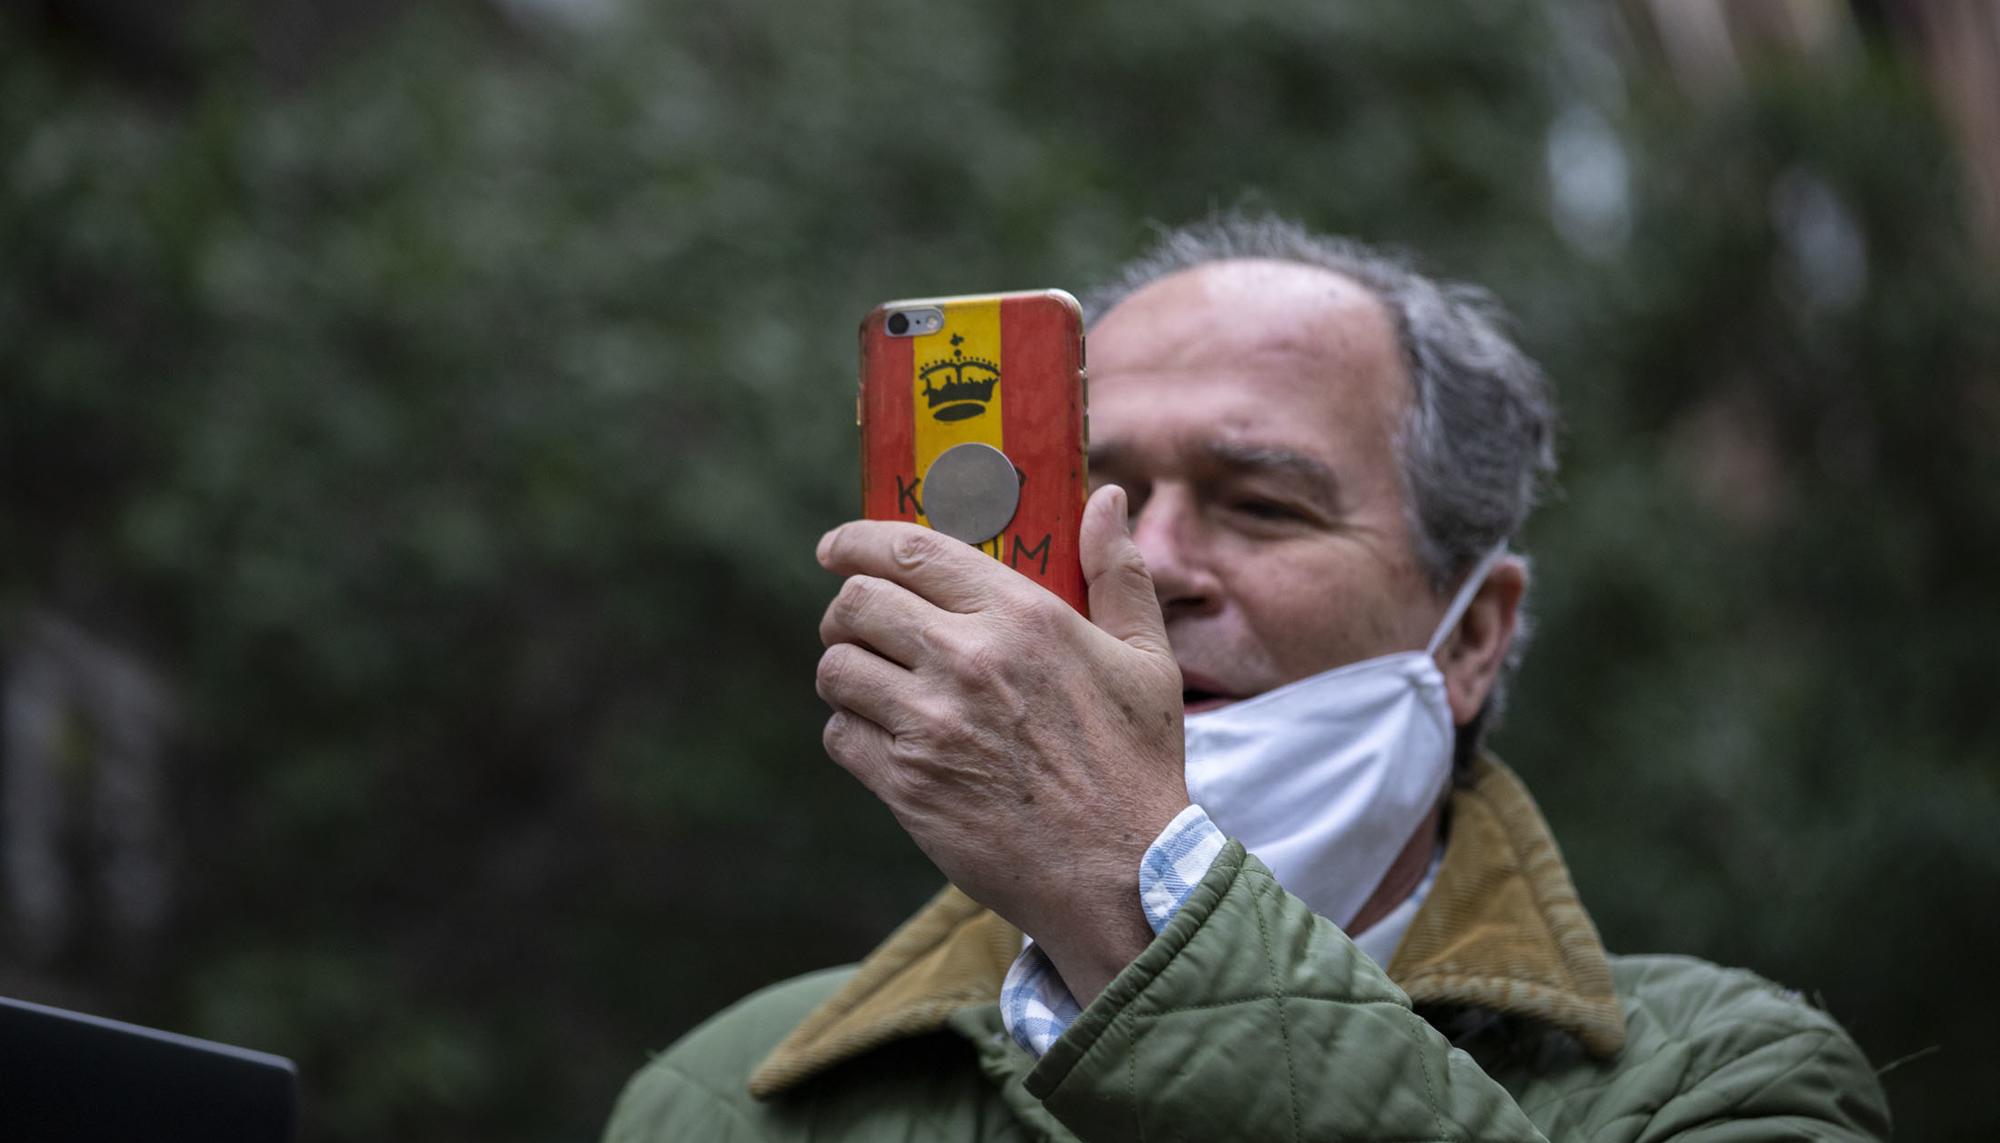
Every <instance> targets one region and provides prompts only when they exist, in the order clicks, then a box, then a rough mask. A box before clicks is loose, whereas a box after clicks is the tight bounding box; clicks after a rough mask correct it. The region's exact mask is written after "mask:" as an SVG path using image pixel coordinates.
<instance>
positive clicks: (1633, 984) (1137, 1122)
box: [605, 759, 1889, 1143]
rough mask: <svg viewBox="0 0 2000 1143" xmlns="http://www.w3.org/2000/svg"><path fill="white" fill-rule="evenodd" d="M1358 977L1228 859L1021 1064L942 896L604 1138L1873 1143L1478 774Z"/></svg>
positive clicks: (1856, 1088)
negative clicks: (1405, 914)
mask: <svg viewBox="0 0 2000 1143" xmlns="http://www.w3.org/2000/svg"><path fill="white" fill-rule="evenodd" d="M1449 828H1450V834H1449V838H1448V840H1447V843H1446V848H1445V856H1444V860H1443V862H1442V863H1441V864H1440V866H1439V870H1438V877H1437V881H1436V883H1435V885H1434V886H1433V888H1432V891H1431V894H1430V896H1429V897H1428V898H1426V900H1425V902H1424V906H1423V908H1422V909H1421V910H1420V911H1419V913H1418V915H1417V917H1416V919H1415V920H1414V921H1413V922H1412V924H1411V927H1410V930H1409V932H1408V933H1407V934H1406V935H1405V937H1404V939H1403V942H1402V944H1401V945H1400V946H1399V947H1398V949H1397V951H1396V955H1395V956H1394V957H1393V958H1392V959H1391V961H1390V964H1389V969H1388V971H1387V972H1386V973H1385V972H1384V971H1383V970H1381V969H1380V968H1378V967H1376V965H1375V964H1374V962H1373V961H1371V960H1369V959H1368V958H1367V957H1366V956H1364V955H1363V954H1361V953H1360V952H1359V951H1358V950H1357V949H1356V948H1355V947H1354V945H1353V943H1352V942H1350V941H1349V940H1348V939H1347V937H1346V936H1345V935H1344V934H1342V933H1341V931H1340V930H1339V929H1338V928H1337V927H1335V926H1334V925H1332V924H1330V923H1329V922H1327V921H1326V920H1324V919H1322V918H1320V917H1317V916H1314V915H1313V914H1312V912H1311V911H1310V910H1308V909H1307V908H1306V907H1305V906H1304V905H1303V904H1302V903H1301V902H1300V901H1299V900H1298V899H1297V898H1296V897H1293V896H1291V895H1290V894H1289V893H1286V892H1285V891H1284V890H1283V889H1282V888H1280V887H1279V886H1278V884H1277V883H1276V882H1275V881H1273V880H1272V879H1271V875H1270V872H1269V871H1268V870H1267V869H1265V868H1264V866H1263V864H1262V863H1260V862H1259V861H1257V859H1256V858H1254V857H1250V856H1248V855H1247V854H1245V853H1244V851H1243V849H1242V847H1241V846H1240V845H1237V844H1235V843H1233V842H1232V843H1231V844H1230V845H1229V846H1228V848H1226V849H1225V850H1224V851H1223V854H1222V856H1221V857H1220V858H1219V859H1218V860H1217V861H1216V863H1215V865H1214V867H1213V868H1212V869H1211V870H1210V871H1209V874H1208V876H1207V877H1206V878H1204V879H1203V881H1202V883H1201V885H1200V886H1199V887H1198V888H1197V889H1196V890H1195V892H1194V894H1193V896H1192V897H1190V898H1189V900H1188V902H1187V904H1186V905H1185V906H1183V907H1182V909H1181V911H1180V913H1179V914H1177V915H1176V916H1175V918H1174V920H1173V921H1172V923H1171V924H1169V925H1168V926H1167V928H1166V930H1165V931H1164V932H1162V933H1161V934H1160V935H1159V936H1158V937H1157V938H1156V939H1155V940H1154V941H1153V943H1152V944H1151V945H1150V946H1149V947H1148V948H1147V949H1146V951H1145V952H1144V953H1143V954H1141V955H1140V957H1139V958H1138V959H1137V960H1135V961H1134V962H1132V964H1130V965H1128V966H1127V967H1126V968H1125V970H1124V972H1123V973H1121V974H1120V975H1119V976H1118V977H1117V978H1116V979H1115V980H1114V981H1113V982H1112V983H1111V985H1110V987H1108V988H1107V989H1105V991H1104V992H1103V994H1102V995H1100V996H1099V997H1098V998H1097V999H1096V1000H1095V1001H1094V1002H1093V1003H1092V1004H1091V1005H1090V1006H1089V1007H1088V1008H1087V1009H1085V1011H1084V1013H1083V1015H1082V1016H1081V1017H1080V1018H1079V1019H1078V1020H1077V1022H1076V1023H1075V1024H1074V1025H1072V1026H1071V1028H1070V1029H1069V1031H1068V1032H1067V1033H1065V1034H1064V1035H1063V1037H1062V1039H1060V1040H1059V1041H1057V1043H1056V1045H1055V1047H1054V1048H1053V1049H1052V1050H1051V1051H1050V1052H1049V1053H1048V1055H1046V1056H1045V1057H1043V1058H1042V1059H1041V1060H1039V1061H1037V1060H1036V1059H1034V1058H1033V1057H1032V1056H1030V1055H1028V1054H1027V1053H1025V1052H1023V1051H1022V1050H1021V1049H1020V1048H1019V1047H1017V1046H1016V1045H1015V1044H1014V1042H1013V1040H1012V1038H1011V1037H1009V1036H1008V1035H1007V1034H1006V1032H1005V1031H1004V1030H1003V1029H1002V1027H1001V1024H1000V1014H999V1010H998V1008H997V1007H996V1005H995V998H996V997H997V996H998V993H999V985H1000V980H1001V977H1002V976H1003V975H1004V973H1005V971H1006V967H1007V964H1008V962H1009V961H1011V960H1012V959H1013V956H1014V954H1015V952H1017V951H1018V950H1019V948H1020V934H1019V933H1018V932H1017V931H1016V930H1014V929H1013V928H1012V927H1010V926H1008V925H1007V924H1006V923H1005V922H1004V921H1001V920H1000V919H999V918H998V917H996V916H994V915H993V914H991V913H989V912H987V911H985V910H984V909H982V908H980V907H979V906H978V905H977V904H975V903H974V902H972V901H971V900H969V899H967V898H966V897H964V896H963V895H961V894H959V893H958V892H957V891H956V890H952V889H947V890H945V891H944V892H943V893H942V894H940V895H939V896H938V898H937V899H936V900H934V901H932V902H931V904H930V905H929V906H927V907H926V908H925V909H924V910H923V911H922V912H920V913H918V914H917V915H916V916H915V917H913V918H912V919H911V920H910V921H909V922H907V923H905V924H904V926H903V927H902V928H901V929H899V930H897V932H896V933H895V934H893V935H892V936H891V937H890V938H889V940H888V941H886V942H885V943H884V944H883V945H882V946H881V947H880V948H878V949H877V950H876V951H875V952H874V953H872V954H871V955H870V956H869V957H868V958H867V959H866V960H865V961H864V962H863V963H862V964H861V965H860V966H858V967H854V968H845V969H835V970H832V971H828V972H822V973H818V974H815V975H812V976H806V977H801V978H799V979H797V980H793V981H790V982H787V983H784V984H780V985H777V986H775V987H773V988H769V989H766V990H765V991H763V992H760V993H758V994H756V995H754V996H751V997H750V998H748V999H746V1000H744V1001H742V1002H741V1003H739V1004H737V1005H736V1006H735V1007H733V1008H731V1009H729V1010H728V1011H726V1012H723V1013H722V1014H720V1015H718V1016H716V1017H715V1018H713V1019H711V1020H710V1021H708V1022H707V1023H706V1024H704V1025H702V1026H701V1027H699V1028H697V1029H695V1031H693V1032H692V1033H690V1034H689V1035H688V1036H687V1037H686V1038H684V1039H683V1040H682V1041H681V1042H680V1043H679V1044H677V1045H675V1046H674V1047H673V1048H672V1049H670V1050H668V1051H667V1052H665V1053H662V1054H661V1055H659V1056H657V1057H655V1058H654V1059H653V1060H652V1062H651V1063H649V1064H648V1065H647V1066H646V1067H644V1068H643V1069H642V1070H641V1071H640V1072H639V1074H638V1075H637V1076H636V1077H634V1078H633V1079H632V1081H631V1083H630V1084H629V1085H628V1086H627V1087H626V1090H625V1093H624V1095H623V1096H622V1097H621V1098H620V1099H619V1101H618V1105H617V1107H616V1109H615V1110H614V1111H613V1113H612V1117H611V1122H610V1125H609V1126H608V1128H607V1130H606V1134H605V1139H606V1141H607V1143H658V1141H666V1140H675V1141H701V1143H708V1141H728V1140H745V1141H749V1140H767V1141H771V1143H777V1141H783V1140H815V1141H833V1140H932V1139H935V1140H947V1139H949V1140H973V1139H979V1140H989V1139H990V1140H1039V1139H1051V1140H1068V1139H1083V1140H1092V1141H1099V1143H1109V1141H1112V1140H1121V1141H1122V1140H1132V1141H1135V1143H1136V1141H1139V1140H1151V1141H1164V1140H1176V1139H1187V1140H1266V1139H1271V1140H1333V1139H1341V1140H1397V1141H1415V1140H1535V1139H1551V1140H1567V1139H1591V1140H1667V1139H1674V1140H1682V1141H1685V1143H1697V1141H1699V1143H1724V1141H1730V1143H1736V1141H1749V1140H1776V1139H1824V1140H1865V1139H1886V1138H1887V1137H1888V1134H1889V1115H1888V1109H1887V1106H1886V1104H1885V1102H1884V1100H1883V1096H1882V1091H1881V1087H1880V1086H1879V1085H1878V1084H1877V1082H1876V1079H1875V1073H1874V1071H1873V1069H1871V1068H1870V1067H1869V1065H1868V1062H1867V1060H1866V1059H1865V1058H1864V1057H1863V1056H1862V1054H1861V1052H1860V1050H1859V1049H1858V1048H1857V1047H1856V1046H1855V1045H1854V1042H1853V1041H1852V1040H1850V1039H1849V1038H1848V1037H1847V1035H1846V1034H1845V1033H1844V1032H1842V1031H1841V1029H1840V1026H1839V1025H1838V1024H1836V1023H1835V1022H1834V1021H1833V1020H1832V1019H1831V1018H1830V1017H1829V1016H1827V1015H1826V1014H1825V1013H1823V1012H1820V1011H1818V1010H1817V1009H1815V1008H1813V1007H1811V1006H1810V1005H1808V1004H1806V1003H1805V1002H1803V1001H1802V1000H1801V999H1800V998H1799V997H1798V996H1797V995H1796V994H1795V993H1791V992H1788V991H1786V990H1784V989H1781V988H1778V987H1776V986H1774V985H1772V984H1770V983H1768V982H1766V981H1764V980H1762V979H1760V978H1758V977H1756V976H1753V975H1752V974H1750V973H1747V972H1742V971H1737V970H1730V969H1722V968H1717V967H1715V966H1714V965H1710V964H1706V963H1704V962H1701V961H1697V960H1693V959H1689V958H1684V957H1671V956H1642V957H1610V956H1608V955H1607V954H1606V953H1605V951H1604V948H1603V946H1602V944H1601V943H1600V942H1599V940H1598V937H1597V933H1596V929H1595V928H1594V926H1593V925H1592V924H1591V922H1590V918H1589V917H1588V916H1587V915H1586V914H1585V913H1584V912H1583V910H1582V908H1581V906H1580V905H1579V904H1578V903H1577V900H1576V893H1575V890H1574V888H1573V887H1572V885H1571V883H1570V878H1569V874H1568V871H1567V870H1566V869H1565V868H1564V867H1563V864H1562V859H1561V857H1560V855H1559V854H1558V853H1557V851H1556V848H1555V843H1554V841H1553V840H1552V839H1551V838H1550V836H1549V833H1548V828H1547V826H1546V825H1545V824H1544V823H1543V821H1542V818H1541V815H1540V813H1539V812H1538V811H1537V810H1536V809H1535V806H1534V803H1533V802H1532V801H1531V800H1530V799H1529V798H1528V795H1527V792H1526V791H1525V790H1524V789H1522V787H1521V786H1520V784H1519V782H1518V780H1517V779H1515V778H1514V776H1513V775H1512V774H1511V773H1510V772H1508V771H1507V770H1506V769H1505V768H1504V767H1502V766H1501V765H1499V764H1498V763H1497V762H1494V761H1492V760H1490V759H1488V760H1483V761H1482V762H1481V763H1480V764H1479V765H1478V767H1476V769H1475V771H1474V773H1473V775H1472V780H1471V781H1470V782H1469V783H1468V784H1467V785H1466V786H1465V787H1463V788H1461V789H1460V790H1458V791H1457V792H1456V793H1455V794H1454V795H1453V799H1452V803H1451V807H1450V816H1449Z"/></svg>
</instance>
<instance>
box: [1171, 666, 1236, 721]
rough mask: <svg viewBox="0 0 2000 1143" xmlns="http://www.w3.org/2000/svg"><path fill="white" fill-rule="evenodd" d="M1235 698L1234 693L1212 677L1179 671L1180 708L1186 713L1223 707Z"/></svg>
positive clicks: (1197, 712) (1198, 712) (1196, 712)
mask: <svg viewBox="0 0 2000 1143" xmlns="http://www.w3.org/2000/svg"><path fill="white" fill-rule="evenodd" d="M1236 699H1237V696H1236V695H1233V694H1231V693H1229V692H1228V691H1226V690H1224V689H1223V687H1222V684H1221V683H1218V682H1216V681H1215V680H1214V679H1211V678H1208V677H1206V676H1204V675H1199V674H1196V673H1194V672H1193V671H1182V672H1181V709H1182V710H1183V711H1184V712H1186V713H1188V714H1200V713H1201V712H1202V711H1205V710H1215V709H1216V708H1217V707H1225V706H1228V705H1229V704H1230V703H1233V702H1235V701H1236Z"/></svg>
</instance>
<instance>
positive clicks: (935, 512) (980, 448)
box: [924, 441, 1021, 544]
mask: <svg viewBox="0 0 2000 1143" xmlns="http://www.w3.org/2000/svg"><path fill="white" fill-rule="evenodd" d="M1020 506H1021V474H1020V473H1018V472H1016V471H1014V462H1013V461H1011V460H1008V459H1007V454H1006V453H1004V452H1001V451H1000V450H999V449H997V448H994V447H993V446H992V445H989V444H977V443H975V442H972V441H967V442H966V443H964V444H955V445H953V446H951V447H950V448H948V449H946V450H944V451H943V452H941V453H939V454H938V458H937V459H936V460H934V461H932V462H931V468H930V471H929V472H927V473H925V474H924V515H925V516H927V517H929V518H930V522H931V527H933V528H936V529H937V530H938V531H940V532H943V533H944V534H945V535H947V536H950V537H952V538H953V539H958V540H964V541H965V542H966V543H968V544H982V543H985V542H986V541H987V540H990V539H992V538H993V537H995V536H997V535H999V534H1000V529H1002V528H1005V527H1006V526H1007V522H1008V521H1010V520H1012V519H1013V518H1014V510H1015V509H1017V508H1019V507H1020Z"/></svg>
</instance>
